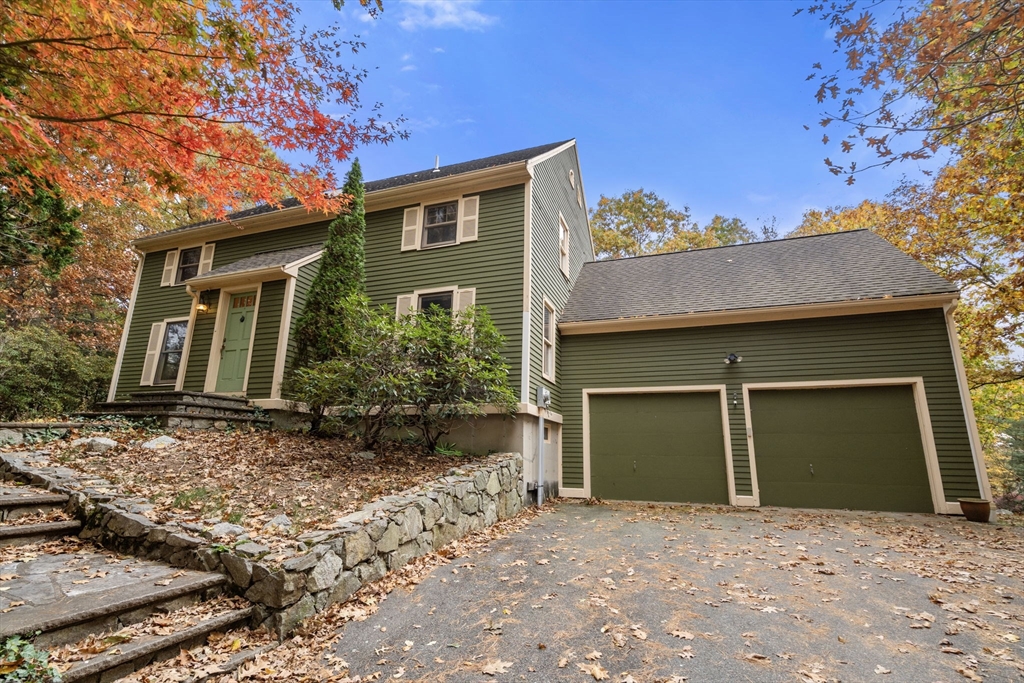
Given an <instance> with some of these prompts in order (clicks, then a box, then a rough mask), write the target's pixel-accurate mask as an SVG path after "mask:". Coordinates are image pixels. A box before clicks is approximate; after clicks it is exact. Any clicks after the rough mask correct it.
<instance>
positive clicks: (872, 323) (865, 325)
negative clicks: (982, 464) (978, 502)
mask: <svg viewBox="0 0 1024 683" xmlns="http://www.w3.org/2000/svg"><path fill="white" fill-rule="evenodd" d="M560 340H561V343H562V347H563V348H562V350H563V353H562V356H561V363H562V365H561V371H562V375H561V378H560V379H561V384H562V392H563V394H562V396H563V399H562V414H563V416H564V419H565V422H564V426H563V435H562V439H563V440H562V454H563V456H562V457H563V461H562V472H563V482H562V486H565V487H570V488H581V487H582V486H583V430H582V390H583V389H584V388H600V387H617V386H618V387H643V386H666V385H693V384H725V385H726V386H727V387H728V397H727V398H728V405H729V429H730V434H731V443H732V453H733V463H734V473H735V479H736V492H737V494H738V495H751V485H750V466H749V457H748V452H747V439H746V424H745V421H744V416H743V393H742V388H741V385H742V384H743V383H753V382H795V381H810V380H842V379H867V378H882V377H923V378H924V385H925V392H926V395H927V399H928V408H929V412H930V417H931V423H932V431H933V434H934V437H935V445H936V450H937V453H938V459H939V469H940V471H941V474H942V482H943V488H944V490H945V494H946V499H947V500H955V499H956V498H958V497H971V496H977V495H979V493H978V482H977V476H976V474H975V471H974V461H973V458H972V456H971V448H970V442H969V438H968V432H967V424H966V419H965V416H964V410H963V406H962V405H961V402H960V393H959V388H958V386H957V380H956V369H955V366H954V363H953V355H952V350H951V347H950V342H949V337H948V333H947V330H946V324H945V319H944V315H943V312H942V310H941V309H929V310H921V311H906V312H900V313H884V314H874V315H859V316H843V317H834V318H817V319H809V320H787V321H778V322H763V323H751V324H746V325H722V326H713V327H696V328H684V329H676V330H653V331H643V332H623V333H614V334H591V335H566V336H562V337H561V338H560ZM729 353H736V354H737V355H740V356H742V357H743V361H742V362H741V363H739V364H733V365H726V364H725V363H723V362H722V359H723V358H724V357H725V356H726V355H727V354H729Z"/></svg>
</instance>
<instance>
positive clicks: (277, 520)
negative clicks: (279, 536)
mask: <svg viewBox="0 0 1024 683" xmlns="http://www.w3.org/2000/svg"><path fill="white" fill-rule="evenodd" d="M291 528H292V518H291V517H289V516H288V515H278V516H277V517H274V518H273V519H272V520H270V521H269V522H267V523H266V524H264V525H263V530H264V531H270V532H273V531H288V529H291Z"/></svg>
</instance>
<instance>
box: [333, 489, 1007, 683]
mask: <svg viewBox="0 0 1024 683" xmlns="http://www.w3.org/2000/svg"><path fill="white" fill-rule="evenodd" d="M482 551H483V552H477V553H473V554H472V556H471V557H470V558H469V559H466V560H459V561H456V562H453V563H452V565H451V566H450V567H440V568H437V569H435V570H434V571H433V573H432V574H431V575H430V576H429V577H427V578H426V579H424V580H423V581H422V582H421V583H420V584H419V585H417V586H416V587H415V588H413V589H411V591H409V592H406V591H399V592H396V593H394V594H392V595H391V597H390V599H389V600H388V601H387V602H386V603H385V604H384V605H383V606H382V607H381V608H380V610H379V611H378V612H377V613H376V614H375V615H374V616H373V618H372V619H369V620H366V621H363V622H354V623H350V624H347V625H346V627H345V629H344V631H343V637H342V639H341V640H340V641H339V642H338V643H337V644H336V645H335V646H334V649H333V654H334V656H335V657H337V658H339V659H341V660H344V661H345V662H346V663H347V664H348V670H347V675H348V676H349V678H350V680H360V681H366V680H378V679H380V680H391V679H393V678H396V677H397V678H399V679H401V680H421V681H431V682H435V681H436V682H446V683H455V682H463V681H465V682H473V683H476V682H477V681H517V680H529V681H578V682H579V683H585V682H586V681H593V680H597V681H613V682H614V683H628V682H630V681H635V682H641V681H645V682H667V681H672V682H677V681H694V682H695V681H726V680H729V681H732V680H735V681H803V682H806V683H823V682H825V681H878V682H879V683H885V682H886V681H901V682H902V681H911V682H914V681H921V682H922V683H934V682H936V681H946V682H947V683H950V682H953V681H965V680H966V681H981V680H984V681H1020V680H1024V645H1022V642H1021V641H1022V637H1024V529H1022V528H1020V527H1010V526H998V525H980V524H973V523H970V522H966V521H965V520H963V519H962V518H942V517H938V516H934V515H903V514H885V513H862V512H831V511H801V510H780V509H772V508H765V509H759V510H742V509H728V508H714V507H669V506H646V505H632V504H608V505H594V506H585V505H580V504H575V503H564V502H563V503H558V504H556V505H555V506H553V507H552V508H551V509H550V510H549V511H548V512H547V514H543V515H541V516H539V517H538V518H536V519H535V520H533V521H532V523H531V524H530V525H529V526H528V527H527V528H525V529H524V530H523V531H522V532H521V533H517V534H514V535H510V536H508V537H506V538H503V539H500V540H497V541H496V542H494V543H492V544H490V545H489V546H487V547H486V548H483V549H482ZM342 680H344V679H342Z"/></svg>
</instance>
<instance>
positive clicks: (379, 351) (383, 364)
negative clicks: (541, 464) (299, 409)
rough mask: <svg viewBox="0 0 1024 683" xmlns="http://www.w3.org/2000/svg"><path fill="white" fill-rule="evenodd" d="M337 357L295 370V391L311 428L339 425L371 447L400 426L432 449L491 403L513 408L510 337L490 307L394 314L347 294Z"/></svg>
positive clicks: (508, 409) (507, 410)
mask: <svg viewBox="0 0 1024 683" xmlns="http://www.w3.org/2000/svg"><path fill="white" fill-rule="evenodd" d="M342 310H343V314H342V315H343V324H342V325H339V330H340V331H339V337H338V338H337V346H336V348H337V349H338V355H337V357H336V358H335V359H333V360H330V361H326V362H323V363H318V364H315V365H312V366H310V367H307V368H300V369H299V370H297V371H296V373H295V375H294V378H293V381H292V392H293V396H292V397H293V398H294V399H295V400H298V401H302V402H304V403H306V405H307V406H308V408H309V410H310V412H311V415H312V425H311V427H312V431H314V432H321V431H323V430H324V429H327V428H330V426H331V425H337V426H339V427H340V428H341V429H343V430H344V431H345V432H347V433H349V434H352V435H358V436H359V437H361V438H362V440H363V442H364V443H365V445H366V446H367V447H373V446H375V445H376V444H378V443H379V442H380V441H381V440H382V439H383V438H384V437H385V436H387V435H388V434H390V433H395V432H399V431H401V430H402V429H411V430H416V431H419V432H420V433H421V434H422V437H423V441H424V443H425V445H426V446H427V448H428V449H430V450H434V449H435V448H436V446H437V444H438V440H439V439H440V438H441V437H442V436H444V435H445V434H448V433H449V432H450V431H451V429H452V427H453V426H454V425H455V424H456V423H457V422H459V421H464V420H467V419H469V418H472V417H477V416H480V415H483V414H484V412H485V406H491V407H492V408H493V409H496V410H497V411H498V412H499V413H504V414H508V413H511V412H512V411H513V410H514V408H515V406H516V398H515V394H514V392H513V391H512V389H511V388H509V386H508V366H507V364H506V363H505V360H504V358H503V357H502V356H501V353H500V351H501V348H502V346H503V345H504V343H505V339H504V337H502V336H501V334H500V333H499V332H498V329H497V327H496V326H495V325H494V323H493V322H492V321H491V319H490V316H489V315H488V314H487V311H486V310H485V309H483V308H479V307H476V308H471V309H469V310H467V311H464V312H461V313H456V314H454V315H448V314H447V313H446V312H433V313H418V314H413V315H409V316H405V317H403V318H401V319H398V320H396V319H395V316H394V313H393V312H392V311H391V309H389V308H386V307H373V306H371V305H370V303H369V300H368V299H367V298H366V297H365V296H362V295H353V296H350V297H347V298H346V300H345V302H344V305H343V306H342Z"/></svg>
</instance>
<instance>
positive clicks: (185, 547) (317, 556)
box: [0, 452, 526, 638]
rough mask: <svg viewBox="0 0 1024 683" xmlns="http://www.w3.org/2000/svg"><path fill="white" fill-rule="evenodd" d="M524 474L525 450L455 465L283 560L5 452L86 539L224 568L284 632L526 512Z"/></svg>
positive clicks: (97, 482)
mask: <svg viewBox="0 0 1024 683" xmlns="http://www.w3.org/2000/svg"><path fill="white" fill-rule="evenodd" d="M522 471H523V458H522V456H521V455H519V454H518V453H511V454H502V455H492V456H489V457H488V458H486V459H484V460H481V461H477V462H476V463H473V464H472V465H468V466H466V467H464V468H457V469H453V470H450V471H449V472H448V474H447V475H446V476H443V477H439V478H438V479H437V480H435V481H434V482H432V483H430V484H428V485H425V486H421V487H418V488H416V489H412V490H409V491H406V492H403V493H401V494H399V495H395V496H387V497H385V498H383V499H381V500H379V501H376V502H374V503H371V504H370V505H368V506H366V507H365V508H363V509H362V510H360V511H358V512H356V513H353V514H351V515H348V516H346V517H343V518H341V519H339V520H338V521H337V522H335V523H334V524H333V525H332V527H331V528H329V529H326V530H322V531H313V532H310V533H306V534H304V535H302V536H299V538H298V540H299V541H301V544H300V545H299V548H300V549H301V550H302V551H301V552H299V553H297V554H295V555H293V556H292V557H289V558H288V559H286V560H284V561H283V562H282V563H280V564H279V565H278V564H271V563H269V562H267V561H265V560H264V558H265V557H267V556H268V555H269V554H270V548H268V547H266V546H262V545H258V544H256V543H252V542H249V543H243V544H240V545H237V546H235V547H233V548H228V547H226V546H224V545H219V544H216V543H214V542H212V541H211V540H210V539H207V538H203V537H201V536H200V535H198V533H197V532H196V531H194V530H190V529H184V528H182V527H181V526H176V525H162V524H157V523H156V522H153V521H151V520H150V519H148V518H147V517H145V516H143V515H142V514H141V513H142V512H144V511H146V509H147V505H146V501H145V500H140V499H129V498H121V497H118V496H117V491H116V488H115V487H114V486H112V485H111V484H110V483H109V482H106V481H104V480H102V479H99V478H96V477H90V476H88V475H84V474H82V473H79V472H76V471H74V470H71V469H69V468H66V467H56V466H53V465H52V464H51V463H50V462H49V461H48V460H47V454H46V453H45V452H37V453H13V454H0V479H4V480H15V479H16V480H21V481H26V482H28V483H31V484H33V485H35V486H40V487H45V488H47V489H49V490H51V491H55V492H60V493H66V494H68V496H70V501H69V503H68V506H67V511H68V512H69V513H70V514H72V515H74V516H75V517H77V518H79V519H80V520H81V521H82V531H81V533H80V534H79V535H80V536H81V537H82V538H89V539H92V540H94V541H95V542H97V543H100V544H101V545H103V546H105V547H108V548H112V549H114V550H118V551H120V552H125V553H131V554H134V555H137V556H140V557H146V558H150V559H158V560H163V561H165V562H168V563H169V564H171V565H173V566H178V567H187V568H190V569H200V570H206V571H219V572H222V573H224V574H226V575H227V576H228V577H230V579H231V583H232V584H233V586H234V589H235V591H236V592H237V593H239V594H241V595H244V596H245V597H246V598H247V599H249V600H250V601H252V602H253V603H255V604H256V605H258V606H259V607H260V610H259V612H260V617H259V618H260V621H261V622H262V623H263V624H264V625H265V626H267V627H268V628H269V629H271V630H272V631H273V632H275V633H276V634H277V635H278V636H279V637H282V638H283V637H284V636H285V635H287V634H288V633H290V632H291V631H292V630H293V629H294V628H295V627H296V626H297V625H298V624H299V623H300V622H301V621H302V620H304V619H306V618H307V617H309V616H312V615H313V614H314V613H316V612H319V611H322V610H324V609H326V608H327V607H328V606H329V605H331V604H333V603H336V602H344V601H345V600H348V599H349V598H350V597H351V596H352V594H353V593H355V592H356V591H357V590H358V589H359V588H360V587H361V586H362V585H364V584H366V583H370V582H373V581H376V580H378V579H380V578H381V577H383V576H384V575H385V574H386V573H387V572H388V571H390V570H393V569H397V568H398V567H401V566H402V565H404V564H405V563H407V562H409V561H410V560H412V559H413V558H415V557H418V556H420V555H425V554H427V553H430V552H432V551H434V550H437V549H438V548H441V547H442V546H444V545H446V544H448V543H450V542H451V541H453V540H455V539H458V538H461V537H463V536H465V535H466V534H469V533H471V532H474V531H479V530H481V529H484V528H486V527H488V526H490V525H492V524H494V523H495V522H497V521H498V520H499V519H507V518H509V517H514V516H515V515H517V514H518V513H519V512H520V511H521V510H522V509H523V505H524V503H525V499H526V485H525V483H524V481H523V477H522Z"/></svg>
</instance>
